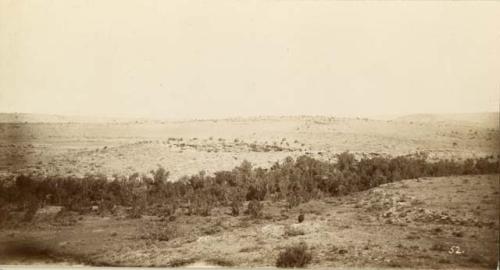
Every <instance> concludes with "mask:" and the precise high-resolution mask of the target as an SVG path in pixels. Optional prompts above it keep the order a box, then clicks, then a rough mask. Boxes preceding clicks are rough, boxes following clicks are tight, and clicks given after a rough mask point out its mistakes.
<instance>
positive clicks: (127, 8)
mask: <svg viewBox="0 0 500 270" xmlns="http://www.w3.org/2000/svg"><path fill="white" fill-rule="evenodd" d="M499 26H500V2H494V1H491V2H488V1H485V2H466V1H459V2H456V1H446V2H445V1H439V2H438V1H422V2H416V1H408V2H404V1H382V2H377V1H374V2H365V1H354V2H347V1H318V0H314V1H313V0H311V1H307V0H298V1H288V0H275V1H251V0H249V1H223V0H212V1H192V0H186V1H176V0H169V1H154V0H137V1H130V0H116V1H112V0H72V1H67V0H46V1H41V0H36V1H35V0H34V1H26V0H0V112H25V113H46V114H69V115H100V116H126V117H130V116H135V117H165V118H214V117H215V118H217V117H234V116H255V115H330V116H370V115H394V114H398V115H402V114H411V113H464V112H485V111H498V110H499V101H500V80H499V78H500V27H499Z"/></svg>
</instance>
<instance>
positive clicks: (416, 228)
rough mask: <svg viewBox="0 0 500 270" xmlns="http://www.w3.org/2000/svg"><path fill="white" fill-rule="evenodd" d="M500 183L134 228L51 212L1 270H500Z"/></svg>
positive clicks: (271, 205)
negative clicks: (118, 269)
mask: <svg viewBox="0 0 500 270" xmlns="http://www.w3.org/2000/svg"><path fill="white" fill-rule="evenodd" d="M498 179H499V175H483V176H481V175H480V176H460V177H440V178H421V179H411V180H404V181H400V182H394V183H390V184H385V185H382V186H379V187H377V188H373V189H371V190H368V191H365V192H360V193H356V194H352V195H348V196H344V197H336V198H324V199H321V200H315V201H310V202H308V203H306V204H302V205H300V206H299V207H297V208H292V209H288V208H287V207H286V205H285V204H284V203H281V202H270V201H267V202H265V204H264V205H265V206H264V214H263V216H262V217H261V218H251V217H250V216H248V215H241V216H237V217H235V216H231V215H230V209H228V208H217V209H214V210H213V211H212V213H211V215H210V216H208V217H200V216H186V215H180V216H177V217H176V218H170V219H159V218H154V217H143V218H140V219H128V218H126V217H125V215H123V214H121V212H120V211H118V212H117V214H116V215H114V216H112V217H100V216H98V215H78V214H77V213H72V212H64V214H63V212H58V211H59V210H60V208H57V207H46V208H44V209H41V210H39V211H38V213H37V215H36V217H35V221H33V223H31V225H24V226H21V227H20V226H12V227H10V228H4V229H2V230H0V247H2V248H0V264H1V263H30V264H31V263H76V264H92V265H119V266H189V265H194V266H206V265H220V266H274V265H275V262H276V258H277V256H278V253H279V252H280V251H281V250H283V249H284V248H285V247H287V246H290V245H293V244H295V243H298V242H305V243H307V244H308V246H309V248H310V250H311V252H312V255H313V260H312V262H311V264H310V266H311V267H315V266H324V267H349V266H352V267H412V268H492V267H494V266H495V265H496V262H497V260H498V258H497V252H496V250H497V235H498V226H499V221H498V215H499V208H498V203H499V201H498V198H499V196H498V193H499V191H500V187H499V182H498ZM300 213H303V214H305V220H304V222H302V223H299V222H298V221H297V216H298V215H299V214H300ZM21 228H22V229H21Z"/></svg>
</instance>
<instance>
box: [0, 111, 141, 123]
mask: <svg viewBox="0 0 500 270" xmlns="http://www.w3.org/2000/svg"><path fill="white" fill-rule="evenodd" d="M129 121H136V119H126V118H111V117H94V116H69V115H55V114H36V113H0V123H107V122H129Z"/></svg>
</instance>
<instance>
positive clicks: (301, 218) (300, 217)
mask: <svg viewBox="0 0 500 270" xmlns="http://www.w3.org/2000/svg"><path fill="white" fill-rule="evenodd" d="M302 221H304V214H300V215H299V223H302Z"/></svg>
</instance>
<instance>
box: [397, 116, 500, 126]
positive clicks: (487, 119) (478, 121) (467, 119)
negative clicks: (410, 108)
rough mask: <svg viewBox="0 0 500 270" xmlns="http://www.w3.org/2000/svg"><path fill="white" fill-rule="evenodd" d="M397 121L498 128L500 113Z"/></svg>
mask: <svg viewBox="0 0 500 270" xmlns="http://www.w3.org/2000/svg"><path fill="white" fill-rule="evenodd" d="M395 120H396V121H405V122H409V121H413V122H448V123H449V122H456V123H469V124H475V125H482V126H485V125H486V126H489V127H492V128H495V127H496V128H498V126H499V121H500V113H498V112H486V113H457V114H410V115H405V116H401V117H398V118H396V119H395Z"/></svg>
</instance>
